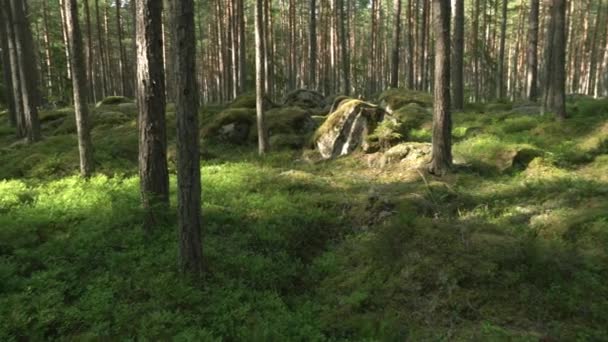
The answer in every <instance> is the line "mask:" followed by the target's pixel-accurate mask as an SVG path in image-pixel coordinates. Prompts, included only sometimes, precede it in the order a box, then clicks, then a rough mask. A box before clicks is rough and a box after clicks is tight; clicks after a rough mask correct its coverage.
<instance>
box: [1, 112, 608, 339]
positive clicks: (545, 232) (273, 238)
mask: <svg viewBox="0 0 608 342" xmlns="http://www.w3.org/2000/svg"><path fill="white" fill-rule="evenodd" d="M120 106H122V108H121V107H120ZM510 107H511V106H510ZM512 107H513V108H516V106H512ZM130 108H131V107H129V106H125V105H124V104H122V105H118V104H104V105H101V106H100V107H99V108H96V109H95V111H94V112H95V114H94V115H96V118H95V119H94V120H93V121H94V124H95V128H94V130H93V143H94V145H95V158H96V166H97V169H98V173H97V175H96V176H95V177H93V178H92V179H91V180H89V181H84V180H81V179H79V178H78V177H77V176H76V174H77V168H78V159H77V158H78V154H77V145H76V137H75V134H74V133H73V130H70V129H67V130H59V129H58V127H62V126H65V127H67V126H68V125H69V122H68V121H66V120H69V116H70V115H71V114H70V113H71V111H70V110H69V109H68V110H60V111H53V112H45V113H43V121H44V123H43V133H44V140H43V141H42V142H39V143H36V144H34V145H31V146H27V145H23V144H19V143H16V141H15V139H14V130H13V129H11V128H10V127H9V126H8V124H7V119H6V115H0V340H1V341H25V340H54V339H61V340H122V339H127V340H131V339H132V340H171V339H174V340H178V341H182V340H191V341H220V340H226V341H325V340H330V341H346V340H349V341H350V340H354V341H404V340H411V341H538V340H539V339H543V340H544V341H605V340H608V328H607V327H608V249H607V246H608V201H607V198H608V176H607V175H608V155H607V152H608V145H607V144H606V139H607V138H608V102H607V101H606V100H581V101H579V102H573V103H570V104H569V110H570V113H571V118H570V119H568V120H567V121H566V122H565V123H563V124H559V123H556V122H554V121H553V120H552V119H551V117H550V116H542V117H541V116H530V115H523V114H518V113H517V112H514V111H513V110H512V109H511V108H509V109H506V108H502V107H501V109H499V110H496V108H497V107H496V106H493V107H491V108H492V110H479V108H480V107H479V106H478V107H476V109H475V110H471V111H470V112H466V113H456V114H455V124H454V142H455V146H454V153H455V159H456V161H457V165H456V167H455V170H454V172H453V173H451V174H450V175H448V176H445V177H443V178H434V177H431V176H428V175H426V174H424V173H423V172H420V173H419V172H417V171H405V170H403V169H401V168H400V166H399V165H392V166H388V167H386V168H382V169H377V168H373V167H369V166H368V164H367V163H366V159H365V156H364V155H362V154H355V155H352V156H349V157H345V158H340V159H338V160H333V161H326V162H318V163H311V162H308V161H307V160H308V158H306V154H303V153H302V152H301V151H293V150H289V149H279V148H275V150H274V151H273V152H272V153H270V154H269V155H267V156H266V157H263V158H260V157H258V156H257V154H256V152H255V147H254V146H230V145H221V144H215V143H212V142H209V141H204V147H203V153H202V156H201V157H202V159H203V166H202V181H203V224H204V226H203V230H204V235H203V236H204V256H205V260H206V265H207V266H206V272H205V276H204V278H203V279H201V280H197V281H193V280H189V279H184V278H182V277H181V276H180V275H179V274H178V273H177V260H176V256H177V238H176V224H175V217H174V216H175V215H174V214H169V215H168V217H167V220H166V223H165V224H164V226H163V227H162V228H160V229H158V231H156V232H154V233H153V234H152V235H144V234H143V232H142V229H141V227H140V221H141V215H140V208H139V193H138V180H137V177H136V167H137V165H136V163H137V134H136V124H135V115H134V113H129V112H128V110H129V109H130ZM485 108H488V106H486V107H485ZM121 109H122V110H121ZM506 110H508V112H507V111H506ZM220 111H221V108H206V109H204V110H203V112H202V113H201V118H202V122H203V123H205V122H210V120H212V118H213V117H214V116H215V115H216V113H219V112H220ZM482 112H483V113H482ZM102 113H113V114H110V115H107V116H104V115H103V114H102ZM119 113H123V114H124V115H121V114H119ZM62 117H66V118H65V119H63V120H64V121H61V120H62V119H61V118H62ZM174 118H175V115H174V113H172V112H169V114H168V120H169V130H170V137H169V142H170V147H169V160H170V168H171V170H172V177H171V184H172V193H173V196H172V205H173V208H175V197H174V194H175V175H174V173H175V166H174V155H175V146H174V133H173V131H174V129H175V124H174ZM429 136H430V131H429V127H428V125H427V126H424V125H423V126H421V127H420V128H416V129H412V131H411V132H410V134H409V137H411V138H412V139H414V140H418V141H428V139H429ZM522 150H525V151H534V153H533V154H532V155H529V156H528V155H526V156H523V157H521V156H520V155H521V153H519V152H520V151H522ZM172 212H175V210H173V211H172Z"/></svg>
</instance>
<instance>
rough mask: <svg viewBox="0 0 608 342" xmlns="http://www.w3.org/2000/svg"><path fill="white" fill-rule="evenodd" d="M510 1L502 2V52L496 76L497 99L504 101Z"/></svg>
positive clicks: (499, 56) (500, 52)
mask: <svg viewBox="0 0 608 342" xmlns="http://www.w3.org/2000/svg"><path fill="white" fill-rule="evenodd" d="M508 4H509V1H508V0H502V22H501V26H500V48H499V49H500V50H499V53H498V68H497V72H496V73H497V75H496V97H497V98H498V99H499V100H502V99H503V98H504V97H505V44H506V38H507V37H506V36H507V20H508V18H507V9H508Z"/></svg>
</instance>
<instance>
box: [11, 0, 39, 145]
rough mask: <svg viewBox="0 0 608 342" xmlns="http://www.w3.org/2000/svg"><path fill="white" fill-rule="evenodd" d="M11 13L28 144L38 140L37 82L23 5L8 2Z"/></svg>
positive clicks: (12, 1) (15, 0)
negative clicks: (31, 68)
mask: <svg viewBox="0 0 608 342" xmlns="http://www.w3.org/2000/svg"><path fill="white" fill-rule="evenodd" d="M10 3H11V11H12V12H11V13H12V17H13V23H14V27H15V43H16V44H15V45H16V48H17V49H16V50H17V59H18V60H19V78H20V80H21V96H22V98H23V114H24V119H25V127H26V131H27V141H28V142H29V143H32V142H35V141H38V140H40V138H41V135H40V122H39V120H38V108H37V105H38V103H37V101H38V99H39V98H40V97H39V96H38V88H37V86H38V80H37V75H38V74H37V73H36V72H30V69H29V68H30V66H33V65H36V63H35V61H34V48H33V38H32V32H31V31H30V27H29V23H28V21H27V17H26V14H25V12H24V10H23V4H22V3H21V1H18V0H10Z"/></svg>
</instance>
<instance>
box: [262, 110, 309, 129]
mask: <svg viewBox="0 0 608 342" xmlns="http://www.w3.org/2000/svg"><path fill="white" fill-rule="evenodd" d="M265 116H266V123H267V127H268V131H269V133H270V135H273V134H276V133H308V132H310V131H312V130H313V129H314V121H313V120H312V118H311V116H310V114H309V112H308V111H306V110H304V109H302V108H299V107H283V108H275V109H271V110H269V111H267V112H265Z"/></svg>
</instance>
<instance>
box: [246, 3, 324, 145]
mask: <svg viewBox="0 0 608 342" xmlns="http://www.w3.org/2000/svg"><path fill="white" fill-rule="evenodd" d="M313 1H314V0H313ZM255 4H256V6H255V15H254V17H255V100H256V113H257V128H258V151H259V153H260V155H264V154H265V153H266V152H267V151H268V136H267V133H266V123H265V120H264V46H263V43H262V41H263V39H264V38H263V37H262V33H263V23H262V13H263V8H264V7H263V6H264V0H256V3H255Z"/></svg>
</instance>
